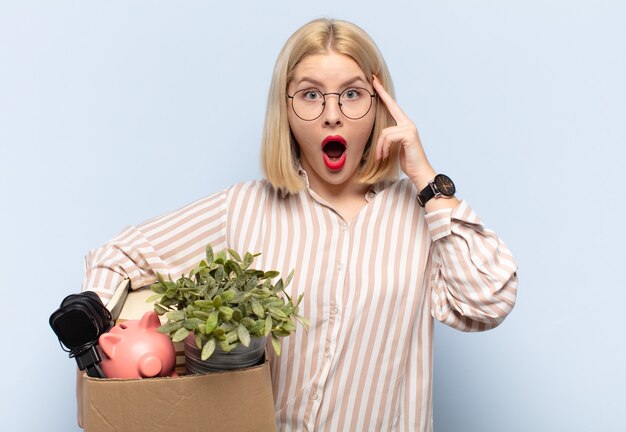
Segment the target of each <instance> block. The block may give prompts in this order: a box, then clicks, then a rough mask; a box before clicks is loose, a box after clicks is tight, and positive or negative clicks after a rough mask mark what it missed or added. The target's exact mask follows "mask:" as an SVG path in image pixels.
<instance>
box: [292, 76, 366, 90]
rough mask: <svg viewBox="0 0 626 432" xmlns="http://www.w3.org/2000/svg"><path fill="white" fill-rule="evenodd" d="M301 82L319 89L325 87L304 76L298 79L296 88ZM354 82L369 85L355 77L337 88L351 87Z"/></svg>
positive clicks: (319, 82)
mask: <svg viewBox="0 0 626 432" xmlns="http://www.w3.org/2000/svg"><path fill="white" fill-rule="evenodd" d="M303 82H309V83H311V84H313V85H316V86H319V87H325V85H324V84H322V82H321V81H318V80H316V79H315V78H310V77H306V76H305V77H302V78H300V79H299V80H298V82H297V83H296V86H299V85H300V84H302V83H303ZM356 82H360V83H362V84H369V83H368V82H367V81H365V80H364V79H363V78H361V77H358V76H357V77H354V78H350V79H349V80H347V81H344V82H343V83H342V84H341V85H340V86H339V87H340V88H344V87H347V86H349V85H351V84H354V83H356Z"/></svg>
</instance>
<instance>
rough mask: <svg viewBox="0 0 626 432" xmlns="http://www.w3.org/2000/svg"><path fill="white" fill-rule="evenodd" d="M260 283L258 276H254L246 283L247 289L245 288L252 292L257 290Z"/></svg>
mask: <svg viewBox="0 0 626 432" xmlns="http://www.w3.org/2000/svg"><path fill="white" fill-rule="evenodd" d="M258 283H259V279H258V278H257V277H256V276H252V277H251V278H250V280H249V281H248V282H247V283H246V287H245V288H244V290H245V291H250V290H251V289H253V288H256V286H257V284H258Z"/></svg>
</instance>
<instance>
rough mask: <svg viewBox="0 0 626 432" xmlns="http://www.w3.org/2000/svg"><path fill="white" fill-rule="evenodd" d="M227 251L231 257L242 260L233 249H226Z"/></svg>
mask: <svg viewBox="0 0 626 432" xmlns="http://www.w3.org/2000/svg"><path fill="white" fill-rule="evenodd" d="M228 253H229V254H230V256H232V257H233V258H235V259H236V260H237V261H239V262H242V261H243V260H242V259H241V257H240V256H239V254H238V253H237V252H236V251H234V250H233V249H228Z"/></svg>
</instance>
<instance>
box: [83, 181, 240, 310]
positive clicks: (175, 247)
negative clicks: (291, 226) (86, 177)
mask: <svg viewBox="0 0 626 432" xmlns="http://www.w3.org/2000/svg"><path fill="white" fill-rule="evenodd" d="M227 196H228V190H224V191H221V192H218V193H216V194H213V195H210V196H208V197H206V198H203V199H200V200H198V201H196V202H194V203H192V204H190V205H188V206H186V207H183V208H182V209H179V210H177V211H174V212H172V213H169V214H166V215H164V216H161V217H158V218H155V219H152V220H149V221H147V222H145V223H143V224H141V225H139V226H138V227H134V226H129V227H127V228H126V229H124V230H123V231H122V232H121V233H120V234H118V235H117V236H116V237H115V238H113V239H112V240H111V241H109V242H107V243H105V244H104V245H103V246H102V247H100V248H98V249H95V250H92V251H90V252H89V253H88V254H87V256H86V257H85V278H84V280H83V287H82V289H83V290H91V291H95V292H96V293H97V294H98V295H99V296H100V297H101V298H102V300H103V301H104V302H105V303H106V302H107V301H108V299H109V298H110V297H111V296H112V294H113V291H114V290H115V288H116V287H117V285H118V284H119V283H120V282H121V281H122V280H123V279H126V278H128V279H130V286H131V288H133V289H136V288H140V287H142V286H146V285H149V284H151V283H153V282H155V281H156V274H157V272H159V273H161V274H164V275H168V274H170V275H171V276H172V278H176V277H178V276H180V274H182V273H186V272H188V271H189V270H190V269H191V268H193V266H194V265H196V264H197V263H198V262H199V261H200V260H201V259H202V257H203V256H204V253H205V247H206V245H207V244H208V243H211V244H212V245H213V247H214V248H216V249H217V250H220V249H223V248H224V247H225V245H226V224H227V222H226V221H227Z"/></svg>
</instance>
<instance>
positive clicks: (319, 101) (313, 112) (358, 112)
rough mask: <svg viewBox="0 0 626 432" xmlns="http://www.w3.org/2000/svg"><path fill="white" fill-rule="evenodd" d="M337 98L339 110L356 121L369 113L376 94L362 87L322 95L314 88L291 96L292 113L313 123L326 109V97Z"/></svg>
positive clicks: (299, 91)
mask: <svg viewBox="0 0 626 432" xmlns="http://www.w3.org/2000/svg"><path fill="white" fill-rule="evenodd" d="M328 95H335V96H337V102H338V103H339V109H340V110H341V112H342V113H343V115H345V116H346V117H347V118H349V119H351V120H358V119H360V118H363V117H365V116H366V115H367V113H368V112H370V109H371V108H372V101H373V99H374V98H375V97H376V94H375V93H374V94H372V93H370V92H369V90H367V89H364V88H362V87H350V88H347V89H345V90H344V91H342V92H341V93H322V92H321V91H319V90H318V89H316V88H310V89H304V90H298V91H297V92H295V93H294V94H293V95H292V96H289V95H287V97H288V98H289V99H291V108H292V109H293V112H294V113H295V114H296V115H297V116H298V117H300V118H301V119H302V120H305V121H313V120H315V119H317V118H318V117H319V116H321V115H322V113H323V112H324V108H326V96H328Z"/></svg>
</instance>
